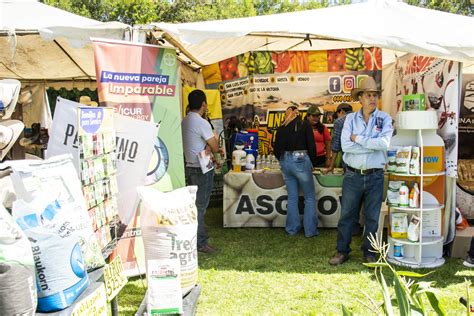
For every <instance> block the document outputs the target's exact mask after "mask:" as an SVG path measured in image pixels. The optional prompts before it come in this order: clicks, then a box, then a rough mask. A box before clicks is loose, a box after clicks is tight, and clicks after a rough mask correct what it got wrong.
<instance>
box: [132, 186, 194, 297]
mask: <svg viewBox="0 0 474 316" xmlns="http://www.w3.org/2000/svg"><path fill="white" fill-rule="evenodd" d="M137 191H138V194H139V195H140V198H141V201H142V213H141V215H140V217H141V231H142V237H143V243H144V247H145V259H146V260H147V261H149V260H153V259H177V260H179V263H180V277H181V290H182V294H183V296H184V295H185V294H186V293H187V292H189V291H190V290H191V289H192V288H193V287H194V286H195V285H196V283H197V277H198V261H197V243H196V235H197V210H196V205H195V203H194V201H195V199H196V191H197V187H196V186H190V187H185V188H181V189H177V190H174V191H171V192H167V193H163V192H160V191H158V190H156V189H154V188H151V187H139V188H137ZM147 275H148V273H147Z"/></svg>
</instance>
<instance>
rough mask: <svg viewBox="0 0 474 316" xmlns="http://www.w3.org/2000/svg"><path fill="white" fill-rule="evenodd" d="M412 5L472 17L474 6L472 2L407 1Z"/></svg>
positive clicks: (456, 0) (465, 0)
mask: <svg viewBox="0 0 474 316" xmlns="http://www.w3.org/2000/svg"><path fill="white" fill-rule="evenodd" d="M405 2H406V3H408V4H410V5H415V6H419V7H423V8H427V9H434V10H439V11H445V12H450V13H455V14H461V15H468V16H472V14H473V13H474V5H472V4H471V1H470V0H405Z"/></svg>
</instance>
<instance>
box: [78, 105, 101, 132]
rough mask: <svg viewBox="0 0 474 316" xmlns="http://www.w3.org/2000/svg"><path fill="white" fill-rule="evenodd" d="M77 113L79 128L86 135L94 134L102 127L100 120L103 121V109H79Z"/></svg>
mask: <svg viewBox="0 0 474 316" xmlns="http://www.w3.org/2000/svg"><path fill="white" fill-rule="evenodd" d="M79 113H80V126H81V128H82V129H83V130H84V131H85V132H86V133H89V134H95V133H96V132H97V131H98V130H99V128H100V126H101V125H102V120H103V119H104V109H101V108H91V109H81V110H80V112H79Z"/></svg>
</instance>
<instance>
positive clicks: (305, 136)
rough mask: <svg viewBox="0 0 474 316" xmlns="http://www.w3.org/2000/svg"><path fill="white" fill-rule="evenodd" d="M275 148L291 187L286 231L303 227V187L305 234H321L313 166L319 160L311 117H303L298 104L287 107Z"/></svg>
mask: <svg viewBox="0 0 474 316" xmlns="http://www.w3.org/2000/svg"><path fill="white" fill-rule="evenodd" d="M273 149H274V154H275V156H276V157H277V158H278V160H279V161H280V167H281V172H282V174H283V179H284V180H285V184H286V189H287V191H288V211H287V216H286V225H285V229H286V232H287V233H288V234H289V235H292V236H293V235H296V234H297V233H298V232H299V231H300V230H301V221H300V214H299V210H298V191H299V189H302V190H303V193H304V216H303V226H304V234H305V236H306V237H314V236H317V235H319V232H318V217H317V215H316V194H315V192H314V182H313V181H314V180H313V173H312V171H313V166H315V164H316V148H315V143H314V136H313V130H312V128H311V126H310V124H309V123H308V121H306V120H304V121H303V120H301V117H300V116H299V111H298V108H297V107H296V106H290V107H289V108H287V109H286V113H285V121H284V122H283V124H282V125H281V126H280V127H279V128H278V130H277V133H276V138H275V141H274V146H273Z"/></svg>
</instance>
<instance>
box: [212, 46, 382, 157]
mask: <svg viewBox="0 0 474 316" xmlns="http://www.w3.org/2000/svg"><path fill="white" fill-rule="evenodd" d="M381 64H382V53H381V49H380V48H377V47H370V48H348V49H335V50H323V51H290V52H288V51H286V52H276V51H256V52H246V53H244V54H241V55H238V56H234V57H231V58H228V59H226V60H222V61H220V62H219V63H215V64H212V65H209V66H206V67H204V68H203V76H204V80H205V83H206V88H208V89H218V90H219V92H220V96H221V103H222V116H223V120H224V129H226V130H233V128H234V127H237V128H238V129H240V128H250V127H251V126H254V127H257V126H258V129H259V130H258V140H259V153H260V154H264V155H265V154H268V153H270V152H272V139H273V136H274V134H275V132H276V130H277V129H278V127H279V126H280V125H281V123H282V122H283V120H284V116H285V110H286V108H288V107H289V106H290V105H295V106H297V107H298V108H299V109H300V110H302V112H304V110H305V109H307V108H309V107H310V106H312V105H316V106H318V107H319V108H320V109H321V110H322V112H324V116H323V123H325V124H332V123H333V113H334V112H335V109H336V107H337V105H339V104H340V103H342V102H347V103H353V107H354V109H355V110H358V109H359V108H360V104H359V103H358V102H354V101H353V100H352V97H351V94H350V92H351V90H352V89H353V88H355V87H358V85H359V83H360V82H361V80H362V79H363V78H365V77H367V76H372V77H373V78H374V79H375V81H376V82H377V85H378V87H381V79H382V72H381V69H382V68H381ZM380 106H381V103H380V104H379V107H380ZM303 115H304V114H303ZM329 127H331V125H329Z"/></svg>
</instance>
